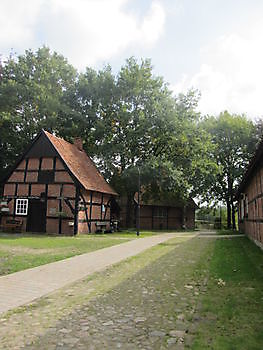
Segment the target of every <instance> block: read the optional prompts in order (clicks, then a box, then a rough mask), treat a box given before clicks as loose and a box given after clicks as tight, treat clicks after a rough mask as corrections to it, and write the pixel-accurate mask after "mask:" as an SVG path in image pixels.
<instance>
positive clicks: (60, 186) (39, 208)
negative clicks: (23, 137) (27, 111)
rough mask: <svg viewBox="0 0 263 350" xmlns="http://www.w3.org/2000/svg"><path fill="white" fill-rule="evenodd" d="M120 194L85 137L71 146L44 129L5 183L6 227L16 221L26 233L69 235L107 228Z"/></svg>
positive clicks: (4, 216)
mask: <svg viewBox="0 0 263 350" xmlns="http://www.w3.org/2000/svg"><path fill="white" fill-rule="evenodd" d="M116 195H117V193H116V192H115V191H114V190H113V189H112V188H111V187H110V185H109V184H108V183H107V182H106V180H105V179H104V177H103V176H102V175H101V174H100V172H99V171H98V169H97V168H96V166H95V164H94V163H93V161H92V160H91V159H90V158H89V157H88V156H87V154H86V153H85V151H84V150H83V144H82V141H81V139H76V140H75V142H74V144H71V143H69V142H67V141H65V140H63V139H61V138H59V137H56V136H54V135H52V134H50V133H49V132H47V131H44V130H42V131H41V132H40V133H39V134H38V135H37V136H36V138H35V139H34V140H33V141H32V143H31V144H30V145H29V147H28V149H27V150H26V151H25V153H24V154H23V155H22V156H21V157H20V158H19V159H18V161H17V163H16V164H15V166H14V168H13V169H12V170H11V171H10V173H9V174H8V176H7V177H6V179H5V180H4V192H3V200H4V201H6V203H7V207H8V210H5V213H3V217H2V225H3V226H4V225H5V223H7V222H8V221H10V219H17V220H20V221H22V231H28V232H46V233H55V234H66V235H76V234H77V233H91V232H95V231H96V230H97V229H98V228H101V227H103V228H104V229H109V228H110V218H111V200H112V198H113V197H114V196H116Z"/></svg>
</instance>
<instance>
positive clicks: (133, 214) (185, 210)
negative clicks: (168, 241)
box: [116, 193, 197, 230]
mask: <svg viewBox="0 0 263 350" xmlns="http://www.w3.org/2000/svg"><path fill="white" fill-rule="evenodd" d="M119 208H120V209H119V211H118V214H117V215H116V217H119V220H120V226H121V227H129V223H128V221H129V222H130V223H131V226H133V227H136V226H137V220H138V217H137V214H138V193H136V194H135V196H134V202H133V207H132V209H131V208H128V206H127V198H125V197H121V198H120V199H119ZM196 208H197V205H196V203H195V202H194V200H193V199H189V200H188V202H187V203H186V204H184V203H183V202H182V201H180V200H179V199H177V200H176V199H173V200H171V199H168V198H164V199H162V200H156V199H152V198H148V199H145V198H141V199H140V210H139V214H140V228H141V229H145V230H180V229H182V228H183V229H194V228H195V210H196ZM128 212H129V213H128ZM128 215H129V220H127V217H128Z"/></svg>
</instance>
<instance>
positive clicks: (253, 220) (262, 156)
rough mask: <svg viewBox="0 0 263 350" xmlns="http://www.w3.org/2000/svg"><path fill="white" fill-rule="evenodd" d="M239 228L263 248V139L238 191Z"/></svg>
mask: <svg viewBox="0 0 263 350" xmlns="http://www.w3.org/2000/svg"><path fill="white" fill-rule="evenodd" d="M236 197H237V199H238V222H239V230H240V231H241V232H243V233H245V234H246V235H247V236H248V237H249V238H251V239H252V240H253V241H254V242H255V243H256V244H257V245H258V246H260V247H261V248H263V141H261V143H260V144H259V146H258V148H257V150H256V152H255V155H254V157H253V158H252V160H251V162H250V163H249V165H248V167H247V170H246V172H245V174H244V176H243V179H242V181H241V183H240V186H239V188H238V191H237V196H236Z"/></svg>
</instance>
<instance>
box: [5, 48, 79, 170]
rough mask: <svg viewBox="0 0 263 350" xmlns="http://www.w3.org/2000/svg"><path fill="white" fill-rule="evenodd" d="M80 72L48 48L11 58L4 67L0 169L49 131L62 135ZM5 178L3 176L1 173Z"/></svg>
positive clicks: (29, 51)
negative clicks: (43, 131) (70, 94)
mask: <svg viewBox="0 0 263 350" xmlns="http://www.w3.org/2000/svg"><path fill="white" fill-rule="evenodd" d="M76 77H77V72H76V70H75V69H74V68H73V67H72V66H70V65H69V64H68V63H67V61H66V60H65V59H64V58H63V57H62V56H60V55H58V54H57V53H51V52H50V50H49V49H48V48H46V47H42V48H40V49H38V50H37V51H36V52H33V51H31V50H28V51H26V52H25V54H24V55H20V56H18V57H16V56H10V57H9V58H8V60H7V61H6V62H4V63H3V64H2V66H1V80H0V169H1V171H3V170H2V169H5V168H6V167H7V166H8V165H10V164H12V163H13V162H14V159H15V158H16V157H17V156H18V155H19V154H21V152H22V151H23V149H24V148H25V146H26V145H27V144H28V142H29V141H30V140H32V138H33V137H34V136H35V135H36V134H37V133H38V132H39V131H40V130H41V128H45V129H47V130H51V131H54V132H57V133H59V131H60V125H61V124H62V123H63V124H64V123H65V124H66V123H67V118H68V116H70V115H71V113H70V112H69V110H68V107H67V104H66V101H65V96H66V95H67V92H68V90H70V89H72V86H74V84H75V81H76ZM0 175H1V173H0Z"/></svg>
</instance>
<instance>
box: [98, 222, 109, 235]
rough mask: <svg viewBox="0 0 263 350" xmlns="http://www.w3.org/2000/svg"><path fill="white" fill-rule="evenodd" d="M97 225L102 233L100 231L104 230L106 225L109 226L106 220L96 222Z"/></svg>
mask: <svg viewBox="0 0 263 350" xmlns="http://www.w3.org/2000/svg"><path fill="white" fill-rule="evenodd" d="M95 226H96V232H97V233H100V232H104V231H105V229H106V227H107V223H106V222H104V221H97V222H95Z"/></svg>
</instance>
